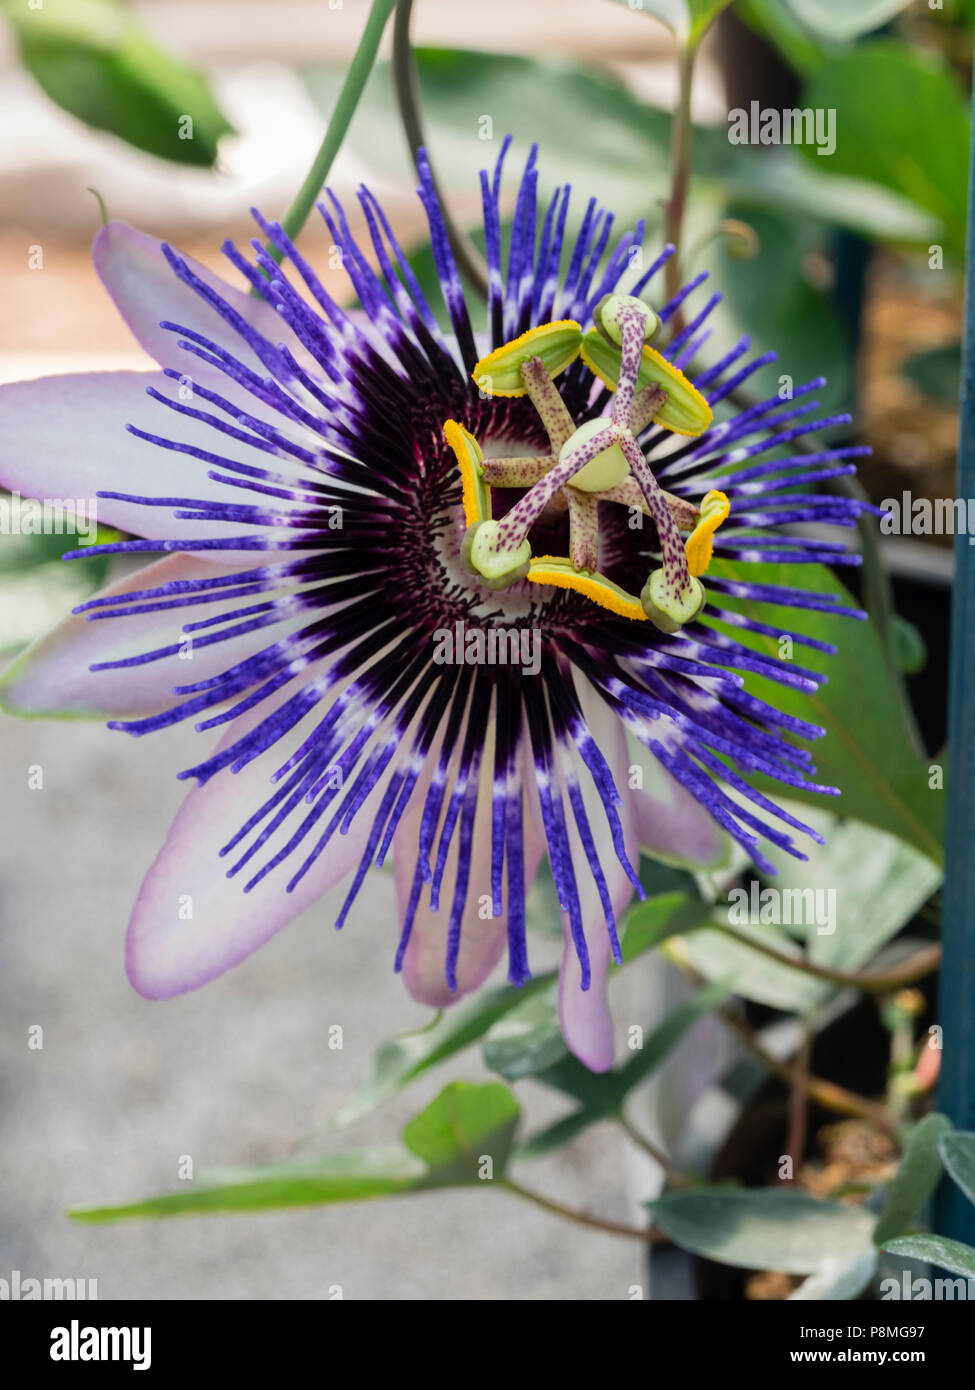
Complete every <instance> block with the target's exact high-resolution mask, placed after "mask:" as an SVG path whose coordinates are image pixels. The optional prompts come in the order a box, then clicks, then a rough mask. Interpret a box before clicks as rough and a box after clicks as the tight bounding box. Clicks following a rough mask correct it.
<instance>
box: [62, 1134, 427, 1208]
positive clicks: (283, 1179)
mask: <svg viewBox="0 0 975 1390" xmlns="http://www.w3.org/2000/svg"><path fill="white" fill-rule="evenodd" d="M424 1173H425V1169H424V1166H423V1164H421V1163H420V1162H419V1161H418V1160H417V1159H416V1158H414V1157H413V1156H412V1155H411V1154H408V1153H405V1152H404V1151H403V1150H402V1149H394V1150H389V1149H364V1150H361V1151H358V1152H353V1153H342V1154H330V1155H329V1156H327V1157H325V1158H318V1159H314V1160H310V1161H303V1162H301V1163H295V1164H282V1165H280V1166H277V1167H269V1168H254V1169H240V1170H238V1171H236V1172H233V1173H229V1174H225V1175H218V1174H214V1175H212V1177H203V1178H201V1179H200V1181H199V1182H198V1183H195V1184H192V1185H191V1184H187V1185H186V1186H185V1187H184V1189H183V1190H182V1191H180V1192H172V1193H167V1194H166V1195H165V1196H162V1197H147V1198H145V1200H143V1201H141V1202H125V1203H119V1204H116V1205H102V1206H84V1207H73V1208H72V1209H71V1211H70V1212H69V1215H70V1216H71V1217H72V1218H73V1219H74V1220H75V1221H85V1222H91V1223H101V1222H106V1221H127V1220H133V1219H137V1218H146V1217H149V1218H156V1217H161V1216H203V1215H207V1214H209V1213H212V1212H232V1211H237V1212H245V1211H246V1212H254V1211H270V1210H275V1209H280V1208H281V1207H306V1206H325V1205H330V1204H332V1203H336V1202H361V1201H363V1200H365V1199H367V1198H370V1197H388V1196H392V1195H394V1194H396V1193H402V1192H412V1191H415V1190H416V1187H417V1185H418V1183H419V1182H420V1181H421V1180H422V1179H423V1177H424Z"/></svg>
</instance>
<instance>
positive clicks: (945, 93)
mask: <svg viewBox="0 0 975 1390" xmlns="http://www.w3.org/2000/svg"><path fill="white" fill-rule="evenodd" d="M846 8H847V9H848V10H851V12H854V13H855V11H852V7H850V6H846ZM803 105H804V106H811V107H813V108H824V109H826V110H830V109H832V110H835V111H836V113H837V133H836V150H835V153H834V154H833V155H832V156H831V157H830V158H829V160H828V163H829V166H830V169H831V171H832V172H833V173H837V174H848V175H850V176H852V177H855V178H863V179H869V180H872V181H873V182H874V183H879V184H883V185H884V186H885V187H887V188H892V189H894V191H895V192H897V193H902V194H904V195H905V196H906V197H908V198H910V199H911V200H912V201H913V202H915V203H917V204H918V206H919V207H922V208H927V210H928V211H929V212H932V213H934V215H935V216H936V217H937V218H939V219H940V221H941V222H942V224H943V227H944V232H943V235H944V238H945V244H946V247H947V248H948V249H949V250H951V251H952V252H954V253H955V254H956V255H957V256H959V257H960V256H961V255H963V253H964V248H965V214H966V196H967V187H968V148H969V140H970V132H969V113H968V101H967V98H966V96H965V94H964V92H963V91H962V90H961V86H960V84H959V83H958V81H957V79H956V78H955V76H954V75H953V74H952V73H951V72H950V70H949V69H948V68H947V67H946V66H944V64H943V63H941V62H939V61H938V60H937V59H936V58H934V57H933V56H932V55H931V54H929V53H925V52H922V51H920V50H918V49H916V48H911V47H909V46H908V45H907V44H905V43H901V42H899V41H898V40H896V39H880V40H874V41H872V42H870V43H864V44H858V45H857V46H856V47H854V48H851V49H850V50H849V51H847V52H844V53H838V54H836V55H835V56H833V57H832V58H831V59H830V61H829V62H828V63H825V64H823V66H822V67H821V68H819V69H818V70H817V71H816V72H815V73H814V74H813V76H812V77H811V79H810V81H809V83H808V84H807V87H806V89H805V91H804V93H803ZM803 153H804V155H805V156H806V157H807V158H812V159H815V158H816V154H815V151H814V150H810V149H809V148H808V147H803ZM818 162H820V163H821V162H823V161H821V160H820V161H818Z"/></svg>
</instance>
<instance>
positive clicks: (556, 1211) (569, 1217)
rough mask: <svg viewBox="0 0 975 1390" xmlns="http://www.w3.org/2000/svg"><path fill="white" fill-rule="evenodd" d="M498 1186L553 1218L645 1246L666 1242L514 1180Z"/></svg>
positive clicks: (659, 1236) (650, 1231)
mask: <svg viewBox="0 0 975 1390" xmlns="http://www.w3.org/2000/svg"><path fill="white" fill-rule="evenodd" d="M498 1186H499V1187H503V1188H504V1190H505V1191H506V1192H511V1193H513V1194H514V1196H515V1197H521V1198H522V1199H523V1200H524V1201H526V1202H531V1203H532V1205H533V1206H536V1207H541V1208H542V1210H543V1211H547V1212H550V1213H551V1214H552V1216H561V1217H562V1218H563V1219H564V1220H566V1221H574V1222H575V1223H576V1224H577V1225H579V1226H588V1227H589V1228H590V1229H593V1230H597V1231H606V1232H608V1233H609V1235H612V1236H628V1237H629V1238H630V1240H641V1241H643V1243H644V1244H645V1245H658V1244H660V1243H661V1242H662V1241H664V1240H666V1237H665V1236H664V1235H662V1234H661V1233H660V1232H659V1231H655V1230H653V1229H652V1228H651V1227H647V1229H646V1230H641V1229H640V1227H638V1226H624V1225H622V1224H621V1223H620V1222H618V1221H604V1220H603V1218H602V1217H600V1216H590V1215H589V1213H588V1212H585V1211H577V1210H576V1209H575V1207H566V1206H563V1205H562V1203H561V1202H556V1201H553V1200H552V1198H551V1197H543V1196H542V1194H541V1193H540V1192H533V1191H532V1190H531V1188H530V1187H522V1185H521V1183H517V1182H515V1181H514V1180H513V1179H512V1178H502V1179H501V1181H500V1182H499V1183H498Z"/></svg>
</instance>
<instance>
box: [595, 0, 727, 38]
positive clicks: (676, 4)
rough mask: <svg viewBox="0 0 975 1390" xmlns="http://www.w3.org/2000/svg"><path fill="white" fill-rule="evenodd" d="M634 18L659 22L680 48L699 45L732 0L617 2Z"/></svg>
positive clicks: (634, 0)
mask: <svg viewBox="0 0 975 1390" xmlns="http://www.w3.org/2000/svg"><path fill="white" fill-rule="evenodd" d="M616 4H618V5H625V6H626V8H627V9H628V10H632V11H633V13H634V14H646V15H649V16H650V17H651V18H652V19H659V20H660V22H661V23H662V24H666V26H667V28H668V29H669V30H670V31H671V32H672V33H673V35H674V37H675V38H676V39H677V41H678V42H679V43H681V44H686V43H688V42H689V43H697V42H698V41H699V40H700V39H701V38H702V37H703V36H704V33H705V30H706V29H707V28H708V26H709V25H710V24H712V23H713V22H714V20H715V19H716V18H717V16H718V15H719V14H720V13H721V11H722V10H723V9H726V8H727V7H728V5H730V4H731V0H616Z"/></svg>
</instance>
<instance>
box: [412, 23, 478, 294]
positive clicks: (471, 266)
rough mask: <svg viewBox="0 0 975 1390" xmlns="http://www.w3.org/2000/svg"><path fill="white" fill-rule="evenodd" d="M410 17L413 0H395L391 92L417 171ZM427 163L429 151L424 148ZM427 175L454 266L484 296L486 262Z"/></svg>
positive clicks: (419, 131)
mask: <svg viewBox="0 0 975 1390" xmlns="http://www.w3.org/2000/svg"><path fill="white" fill-rule="evenodd" d="M412 17H413V0H399V4H398V5H397V7H396V19H395V20H394V22H393V92H394V94H395V96H396V105H397V107H398V109H399V114H400V120H401V121H402V122H403V130H404V132H405V134H406V140H407V143H408V145H409V147H410V154H411V155H412V156H413V165H414V168H415V169H416V171H417V174H419V172H420V160H419V153H420V150H421V149H425V148H426V139H425V137H424V134H423V121H422V118H421V116H420V83H419V80H418V78H417V72H416V58H415V56H414V53H413V46H412V44H411V42H410V20H411V19H412ZM427 162H428V163H429V151H427ZM430 178H431V181H432V183H433V190H434V193H435V194H436V196H437V202H438V203H439V204H440V215H441V217H442V218H443V223H444V227H445V229H446V232H447V240H448V241H449V243H450V249H451V251H452V252H453V255H454V260H455V261H456V263H457V269H458V270H459V271H460V272H461V274H462V275H464V276H465V277H466V278H467V280H468V281H469V282H470V284H471V286H472V288H473V289H474V290H475V291H476V293H477V294H479V295H480V297H481V298H482V299H484V300H486V299H487V294H488V275H487V266H486V265H485V263H484V260H483V258H482V257H481V255H480V253H479V251H478V249H477V247H476V246H475V245H474V243H473V242H472V241H471V239H470V237H468V236H465V235H464V233H463V232H462V231H461V230H460V228H459V227H457V226H456V225H455V224H454V221H453V219H452V218H451V216H450V210H449V208H448V206H447V200H446V198H445V197H444V196H443V193H442V192H441V190H440V186H439V184H438V183H437V178H436V175H435V174H434V172H433V166H432V165H430Z"/></svg>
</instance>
